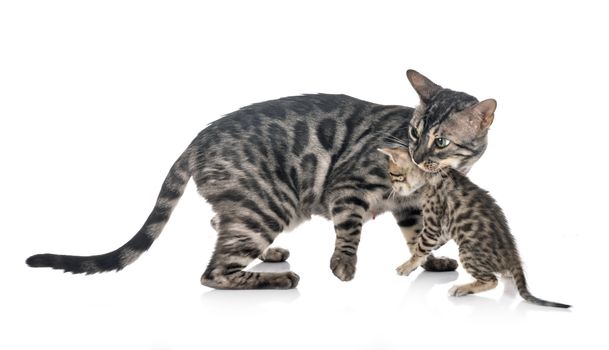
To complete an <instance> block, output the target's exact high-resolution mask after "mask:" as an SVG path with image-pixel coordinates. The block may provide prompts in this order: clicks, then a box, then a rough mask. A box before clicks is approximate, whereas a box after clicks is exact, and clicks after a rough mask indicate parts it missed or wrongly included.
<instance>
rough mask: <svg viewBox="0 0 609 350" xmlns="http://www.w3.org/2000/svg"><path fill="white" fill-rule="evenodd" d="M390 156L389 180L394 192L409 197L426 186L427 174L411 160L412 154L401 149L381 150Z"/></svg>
mask: <svg viewBox="0 0 609 350" xmlns="http://www.w3.org/2000/svg"><path fill="white" fill-rule="evenodd" d="M379 151H380V152H381V153H384V154H386V155H388V156H389V166H388V168H389V169H388V170H389V178H390V179H391V185H392V188H393V191H394V192H395V193H397V194H399V195H401V196H408V195H410V194H411V193H413V192H414V191H416V190H418V189H419V188H421V186H423V185H424V184H425V177H424V176H425V173H424V172H423V171H421V169H419V168H417V167H416V166H415V165H414V164H412V161H411V160H410V153H408V151H407V150H404V149H400V148H381V149H379Z"/></svg>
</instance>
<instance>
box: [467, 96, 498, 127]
mask: <svg viewBox="0 0 609 350" xmlns="http://www.w3.org/2000/svg"><path fill="white" fill-rule="evenodd" d="M470 108H471V109H472V111H473V113H474V114H475V116H476V117H477V118H479V120H480V124H479V128H480V130H486V129H488V128H489V127H490V126H491V124H493V119H495V109H497V101H495V100H494V99H492V98H489V99H488V100H484V101H482V102H479V103H478V104H476V105H474V106H472V107H470Z"/></svg>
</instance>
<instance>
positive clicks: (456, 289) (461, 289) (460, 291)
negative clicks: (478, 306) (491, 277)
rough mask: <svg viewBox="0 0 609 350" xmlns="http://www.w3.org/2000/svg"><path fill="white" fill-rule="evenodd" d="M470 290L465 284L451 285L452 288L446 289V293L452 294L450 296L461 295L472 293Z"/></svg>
mask: <svg viewBox="0 0 609 350" xmlns="http://www.w3.org/2000/svg"><path fill="white" fill-rule="evenodd" d="M472 293H473V292H472V290H471V289H470V288H469V287H468V286H467V285H464V286H452V288H450V289H449V290H448V295H450V296H452V297H462V296H465V295H468V294H472Z"/></svg>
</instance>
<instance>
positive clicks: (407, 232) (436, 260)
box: [393, 208, 459, 272]
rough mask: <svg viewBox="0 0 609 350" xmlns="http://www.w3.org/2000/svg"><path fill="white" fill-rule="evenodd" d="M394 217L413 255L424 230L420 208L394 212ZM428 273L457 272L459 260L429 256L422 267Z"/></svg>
mask: <svg viewBox="0 0 609 350" xmlns="http://www.w3.org/2000/svg"><path fill="white" fill-rule="evenodd" d="M393 216H394V217H395V219H396V221H397V222H398V226H400V231H402V235H403V236H404V239H405V240H406V244H407V245H408V249H409V250H410V254H412V253H413V251H414V249H415V244H416V238H417V237H418V236H419V235H420V234H421V230H422V229H423V221H422V220H421V209H419V208H403V209H400V210H396V211H394V212H393ZM421 266H422V267H423V268H424V269H425V270H426V271H433V272H443V271H455V270H456V269H457V267H458V266H459V264H458V263H457V260H455V259H450V258H447V257H443V256H441V257H435V256H434V255H433V254H431V253H430V254H429V256H428V257H427V260H425V262H424V263H423V264H422V265H421Z"/></svg>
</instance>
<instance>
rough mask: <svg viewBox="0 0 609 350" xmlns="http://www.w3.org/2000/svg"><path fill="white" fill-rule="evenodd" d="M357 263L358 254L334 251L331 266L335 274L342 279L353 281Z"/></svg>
mask: <svg viewBox="0 0 609 350" xmlns="http://www.w3.org/2000/svg"><path fill="white" fill-rule="evenodd" d="M356 264H357V256H356V255H353V256H349V255H347V254H345V253H341V252H334V254H333V255H332V259H331V260H330V268H331V269H332V273H334V276H336V277H338V279H340V280H341V281H351V280H352V279H353V276H354V275H355V265H356Z"/></svg>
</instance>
